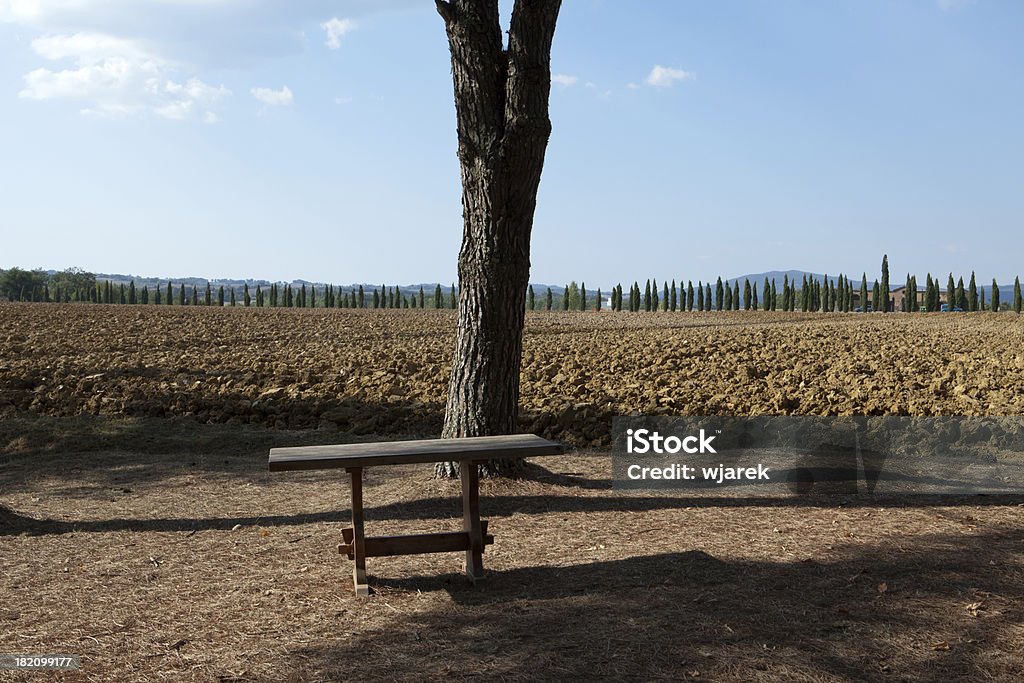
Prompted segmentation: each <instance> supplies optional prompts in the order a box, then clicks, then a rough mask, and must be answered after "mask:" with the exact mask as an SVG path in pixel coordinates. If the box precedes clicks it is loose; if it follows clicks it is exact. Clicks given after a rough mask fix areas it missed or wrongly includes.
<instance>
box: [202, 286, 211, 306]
mask: <svg viewBox="0 0 1024 683" xmlns="http://www.w3.org/2000/svg"><path fill="white" fill-rule="evenodd" d="M203 305H204V306H212V305H213V290H212V289H210V282H209V281H207V282H206V295H205V297H204V300H203Z"/></svg>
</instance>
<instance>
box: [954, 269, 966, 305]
mask: <svg viewBox="0 0 1024 683" xmlns="http://www.w3.org/2000/svg"><path fill="white" fill-rule="evenodd" d="M956 305H957V308H959V309H960V310H962V311H966V310H967V292H965V291H964V278H963V276H960V277H959V278H957V281H956Z"/></svg>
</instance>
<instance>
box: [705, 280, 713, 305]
mask: <svg viewBox="0 0 1024 683" xmlns="http://www.w3.org/2000/svg"><path fill="white" fill-rule="evenodd" d="M711 306H712V303H711V283H710V282H706V283H704V310H705V311H710V310H711Z"/></svg>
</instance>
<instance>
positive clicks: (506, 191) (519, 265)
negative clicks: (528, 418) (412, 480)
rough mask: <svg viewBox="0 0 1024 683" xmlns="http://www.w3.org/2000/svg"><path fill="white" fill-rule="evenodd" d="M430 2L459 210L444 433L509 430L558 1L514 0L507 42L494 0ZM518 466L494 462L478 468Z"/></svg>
mask: <svg viewBox="0 0 1024 683" xmlns="http://www.w3.org/2000/svg"><path fill="white" fill-rule="evenodd" d="M435 1H436V4H437V11H438V12H439V13H440V14H441V17H442V18H443V19H444V24H445V30H446V32H447V34H448V45H449V48H450V49H451V57H452V79H453V81H454V85H455V111H456V118H457V120H458V138H459V150H458V154H459V162H460V166H461V170H462V213H463V235H462V248H461V250H460V251H459V313H458V321H459V322H458V333H457V335H456V341H455V356H454V361H453V363H452V375H451V380H450V383H449V385H448V401H447V406H446V409H445V421H444V430H443V432H442V436H443V437H445V438H454V437H462V436H487V435H492V434H511V433H513V432H514V431H515V428H516V419H517V417H518V411H519V369H520V363H521V360H522V339H523V318H524V315H525V311H526V306H525V298H526V287H527V283H528V279H529V274H530V233H531V231H532V229H533V214H534V209H535V207H536V204H537V188H538V186H539V184H540V176H541V169H542V168H543V166H544V153H545V151H546V149H547V144H548V137H549V136H550V134H551V120H550V119H549V118H548V96H549V94H550V92H551V41H552V38H553V37H554V33H555V23H556V21H557V19H558V11H559V9H560V7H561V0H516V2H515V6H514V8H513V10H512V21H511V24H510V26H509V40H508V48H507V49H506V48H505V46H504V44H503V42H502V32H501V25H500V22H499V17H498V0H435ZM519 466H520V465H519V464H517V463H515V462H514V461H495V462H492V463H488V464H487V465H486V466H485V467H484V468H483V472H482V473H483V474H485V475H496V474H510V473H514V471H515V470H516V469H517V468H518V467H519ZM437 475H438V476H442V477H452V476H457V475H458V464H457V463H441V464H439V465H438V467H437Z"/></svg>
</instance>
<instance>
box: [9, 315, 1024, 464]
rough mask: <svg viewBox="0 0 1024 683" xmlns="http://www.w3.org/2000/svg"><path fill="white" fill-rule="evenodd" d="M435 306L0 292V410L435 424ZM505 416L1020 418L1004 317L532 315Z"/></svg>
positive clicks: (578, 425)
mask: <svg viewBox="0 0 1024 683" xmlns="http://www.w3.org/2000/svg"><path fill="white" fill-rule="evenodd" d="M454 322H455V321H454V316H453V314H452V313H451V312H449V311H348V310H337V309H332V310H312V311H311V310H298V309H258V310H257V309H245V308H202V307H200V308H191V307H190V308H181V307H170V306H162V307H159V306H145V307H143V306H131V307H129V306H85V305H77V306H76V305H71V306H56V305H29V304H26V305H2V306H0V415H2V414H6V415H14V414H22V415H24V414H26V413H28V414H39V415H50V416H70V415H80V414H96V415H126V416H133V417H165V416H193V417H195V418H197V419H198V420H199V421H201V422H208V423H231V424H234V423H250V424H258V425H264V426H270V427H277V428H290V429H309V428H323V429H331V430H334V429H336V430H341V431H346V432H352V433H354V434H381V435H386V434H423V435H428V434H435V433H437V432H438V431H439V430H440V427H441V421H442V413H443V409H444V397H445V391H446V383H447V378H448V371H449V357H450V354H451V352H452V347H453V339H454ZM522 407H523V416H522V427H523V429H524V430H528V431H533V432H536V433H539V434H543V435H545V436H548V437H552V438H556V439H561V440H564V441H567V442H570V443H573V444H576V445H578V446H603V445H607V443H608V438H609V429H610V421H611V417H612V416H613V415H617V414H619V415H621V414H630V413H633V412H638V413H642V414H690V415H701V414H709V415H717V414H736V415H757V414H810V415H828V414H836V415H865V414H867V415H886V414H891V415H993V414H998V415H1021V414H1024V319H1022V318H1020V317H1019V316H1016V315H1014V314H996V315H993V314H987V315H979V314H931V315H925V314H911V315H906V314H892V315H882V314H867V315H865V314H846V315H837V314H793V313H747V312H742V313H740V312H734V313H657V314H649V313H647V314H645V313H639V314H623V313H582V314H581V313H561V312H560V313H546V312H544V313H531V314H529V315H528V318H527V332H526V339H525V352H524V361H523V372H522Z"/></svg>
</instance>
